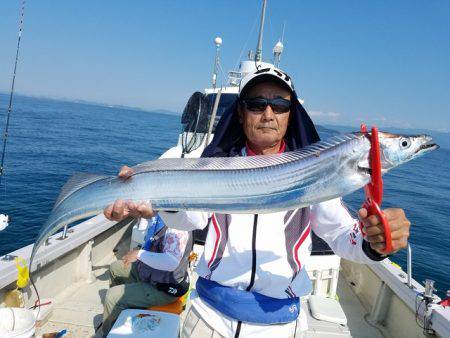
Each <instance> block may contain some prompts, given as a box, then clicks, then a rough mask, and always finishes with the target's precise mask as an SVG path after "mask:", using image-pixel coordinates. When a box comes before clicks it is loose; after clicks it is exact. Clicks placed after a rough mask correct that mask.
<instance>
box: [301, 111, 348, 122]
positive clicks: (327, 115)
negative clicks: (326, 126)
mask: <svg viewBox="0 0 450 338" xmlns="http://www.w3.org/2000/svg"><path fill="white" fill-rule="evenodd" d="M309 115H310V116H311V117H312V118H315V119H317V120H320V121H322V122H336V121H338V120H339V118H340V117H341V114H340V113H336V112H322V111H310V112H309Z"/></svg>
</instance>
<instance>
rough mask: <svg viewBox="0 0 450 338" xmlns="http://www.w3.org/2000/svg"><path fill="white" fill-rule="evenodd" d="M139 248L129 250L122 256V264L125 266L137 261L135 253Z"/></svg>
mask: <svg viewBox="0 0 450 338" xmlns="http://www.w3.org/2000/svg"><path fill="white" fill-rule="evenodd" d="M138 252H139V250H130V251H128V253H127V254H126V255H125V256H123V257H122V261H123V264H124V265H125V266H127V265H128V264H131V263H134V262H136V261H137V254H138Z"/></svg>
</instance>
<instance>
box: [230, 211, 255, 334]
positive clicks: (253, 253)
mask: <svg viewBox="0 0 450 338" xmlns="http://www.w3.org/2000/svg"><path fill="white" fill-rule="evenodd" d="M257 228H258V215H257V214H256V215H255V216H254V218H253V234H252V274H251V277H250V284H249V285H248V286H247V288H246V289H245V291H250V290H251V289H252V287H253V284H255V275H256V230H257ZM241 326H242V321H238V324H237V327H236V334H235V335H234V338H238V337H239V334H240V332H241Z"/></svg>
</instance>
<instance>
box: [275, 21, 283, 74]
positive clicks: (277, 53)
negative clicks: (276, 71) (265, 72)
mask: <svg viewBox="0 0 450 338" xmlns="http://www.w3.org/2000/svg"><path fill="white" fill-rule="evenodd" d="M285 26H286V22H284V23H283V30H282V33H281V38H280V39H279V40H278V42H277V43H276V45H275V47H273V64H274V66H275V67H277V68H279V67H280V59H281V53H283V49H284V45H283V39H284V28H285Z"/></svg>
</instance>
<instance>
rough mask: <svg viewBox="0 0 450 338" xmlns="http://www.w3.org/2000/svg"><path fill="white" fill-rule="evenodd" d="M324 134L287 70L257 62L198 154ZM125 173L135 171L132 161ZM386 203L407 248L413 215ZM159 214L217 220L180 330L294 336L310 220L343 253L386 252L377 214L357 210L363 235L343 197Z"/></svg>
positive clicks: (118, 215) (126, 206) (119, 208)
mask: <svg viewBox="0 0 450 338" xmlns="http://www.w3.org/2000/svg"><path fill="white" fill-rule="evenodd" d="M318 140H319V137H318V134H317V132H316V130H315V127H314V125H313V123H312V121H311V120H310V118H309V116H308V115H307V113H306V111H305V110H304V108H303V107H302V106H301V104H300V103H299V101H298V98H297V95H296V93H295V91H294V87H293V84H292V81H291V79H290V77H289V76H288V75H287V74H285V73H284V72H282V71H281V70H279V69H276V68H273V67H268V68H264V69H261V68H260V69H257V70H256V71H255V72H253V73H250V74H249V75H247V76H246V77H244V78H243V79H242V81H241V84H240V90H239V100H238V102H237V103H236V104H235V105H234V106H233V107H232V108H231V109H230V111H228V112H226V113H225V114H224V115H223V117H222V118H221V121H220V122H219V124H218V126H217V128H216V132H215V136H214V139H213V140H212V142H211V144H210V145H209V146H208V147H207V148H206V149H205V151H204V152H203V155H202V156H205V157H217V156H220V157H231V156H253V155H263V154H277V153H281V152H284V151H292V150H296V149H300V148H302V147H305V146H307V145H308V144H311V143H314V142H316V141H318ZM125 173H127V175H129V174H130V173H131V171H130V168H125V169H124V171H123V173H122V174H125ZM212 189H213V187H212ZM384 212H385V214H386V216H387V219H388V221H389V223H390V227H391V233H392V240H393V248H394V251H397V250H399V249H401V248H404V247H405V246H406V244H407V239H408V236H409V226H410V224H409V221H408V220H407V219H406V217H405V215H404V213H403V211H402V210H401V209H386V210H384ZM141 214H145V215H147V216H148V215H153V214H154V212H153V210H152V209H151V206H149V205H145V204H143V205H141V206H140V207H139V208H136V207H135V206H134V205H133V204H130V203H129V202H124V201H120V200H119V201H116V202H115V203H114V204H113V205H110V206H109V207H108V208H107V209H105V215H106V216H107V217H108V218H110V219H114V220H121V219H123V218H124V217H126V216H128V215H134V216H139V215H141ZM159 215H160V216H161V217H162V219H163V220H164V221H165V222H166V223H167V224H170V226H171V227H173V228H178V229H184V230H194V229H203V228H205V227H206V226H207V224H208V223H209V220H211V222H210V226H209V229H208V235H207V239H206V243H205V251H204V254H203V256H202V257H201V259H200V262H199V264H198V267H197V273H198V276H199V278H198V281H197V285H196V290H197V294H198V295H197V296H196V295H194V296H193V297H192V298H191V301H192V306H191V308H190V310H189V313H188V314H187V316H186V321H185V323H184V327H183V330H182V333H181V336H182V337H204V336H214V337H222V336H223V337H293V336H295V335H296V332H297V331H303V330H305V329H306V327H307V324H306V323H305V317H304V315H303V313H302V312H300V307H299V298H300V297H302V296H305V295H307V294H308V293H309V292H310V290H311V284H310V281H309V278H308V276H307V273H306V269H305V266H306V265H307V264H308V259H309V256H310V251H311V230H312V231H314V232H315V233H316V235H318V236H319V237H321V238H322V239H324V240H325V241H326V242H327V243H328V245H329V246H330V247H331V248H332V249H333V251H334V252H335V253H336V254H337V255H339V256H341V257H344V258H346V259H350V260H353V261H356V262H361V263H367V264H370V263H374V262H376V261H380V260H382V259H383V258H384V255H383V249H384V240H385V236H384V233H383V227H382V226H381V224H380V220H379V219H378V218H377V217H376V216H370V217H367V211H366V210H365V209H361V210H360V211H359V217H360V219H361V220H362V222H363V224H364V227H365V233H366V235H367V237H366V239H364V238H363V236H362V234H361V232H360V231H359V229H358V226H357V221H356V220H354V219H353V218H352V217H351V215H350V214H349V213H348V211H347V209H346V208H345V207H344V206H343V204H342V201H341V199H339V198H338V199H334V200H330V201H326V202H323V203H320V204H317V205H312V206H310V207H306V208H302V209H297V210H289V211H284V212H276V213H271V214H259V215H251V214H250V215H248V214H233V215H225V214H218V213H215V214H209V213H205V212H177V213H169V212H163V211H161V212H159ZM350 238H351V240H350ZM299 312H300V313H299ZM297 318H299V319H298V320H297ZM297 326H298V327H297Z"/></svg>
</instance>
